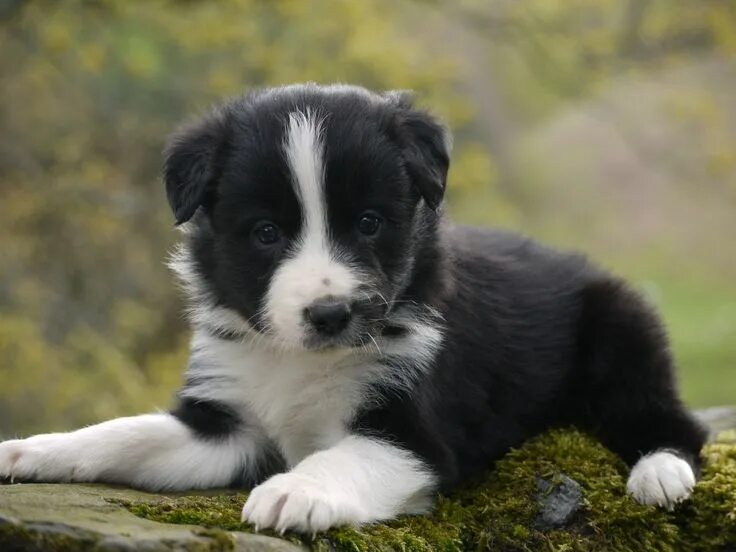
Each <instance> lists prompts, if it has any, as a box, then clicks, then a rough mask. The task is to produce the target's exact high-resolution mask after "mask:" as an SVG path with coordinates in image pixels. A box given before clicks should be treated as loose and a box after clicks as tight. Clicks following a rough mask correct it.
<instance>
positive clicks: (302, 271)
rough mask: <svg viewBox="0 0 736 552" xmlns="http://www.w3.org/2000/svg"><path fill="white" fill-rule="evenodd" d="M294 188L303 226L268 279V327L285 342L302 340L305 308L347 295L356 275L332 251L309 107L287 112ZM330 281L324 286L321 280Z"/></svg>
mask: <svg viewBox="0 0 736 552" xmlns="http://www.w3.org/2000/svg"><path fill="white" fill-rule="evenodd" d="M284 152H285V154H286V158H287V162H288V165H289V169H290V170H291V176H292V181H293V184H294V190H295V192H296V194H297V197H298V198H299V202H300V204H301V207H302V213H303V220H302V229H301V232H300V235H299V237H298V239H297V240H296V243H295V246H294V248H293V251H294V253H293V256H292V257H291V258H289V259H287V260H286V261H284V262H283V263H282V264H281V265H280V266H279V268H278V269H277V270H276V272H275V273H274V275H273V278H272V279H271V284H270V286H269V289H268V293H267V294H266V315H267V318H268V320H269V322H270V325H271V329H272V330H273V331H274V333H275V334H276V336H277V338H278V339H279V340H281V341H282V342H283V344H284V345H285V346H286V347H292V348H293V347H298V346H299V345H301V343H302V341H303V339H304V328H303V324H304V319H303V316H304V315H303V313H304V309H305V308H306V307H308V306H309V305H310V304H312V303H313V302H314V301H316V300H317V299H320V298H321V297H324V296H325V295H327V294H330V295H335V296H341V295H344V296H350V295H351V294H352V293H353V292H354V290H355V287H356V286H357V284H358V281H359V277H358V275H357V273H356V272H355V271H354V270H351V269H350V267H348V266H346V265H344V264H342V263H340V262H338V261H337V260H336V259H335V255H333V252H332V248H331V245H330V240H329V230H328V225H327V209H326V199H325V192H324V160H323V156H324V155H323V154H324V146H323V143H322V122H321V121H320V120H318V119H317V117H316V115H315V114H314V113H312V112H311V111H306V113H302V112H300V111H297V112H294V113H291V114H290V115H289V122H288V128H287V133H286V139H285V142H284ZM325 279H326V280H328V281H329V282H330V285H329V288H328V289H326V286H325V284H324V281H325Z"/></svg>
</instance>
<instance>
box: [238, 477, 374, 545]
mask: <svg viewBox="0 0 736 552" xmlns="http://www.w3.org/2000/svg"><path fill="white" fill-rule="evenodd" d="M355 502H356V501H355V500H354V499H352V498H351V497H350V496H348V495H347V494H346V493H345V492H343V491H341V490H339V489H334V488H329V487H328V486H326V485H324V484H323V483H321V482H320V481H319V480H317V479H315V478H313V477H311V476H308V475H303V474H299V473H295V472H290V473H282V474H279V475H275V476H273V477H272V478H271V479H269V480H268V481H266V482H264V483H263V484H261V485H259V486H258V487H256V488H255V489H253V491H252V492H251V493H250V496H249V497H248V500H247V501H246V503H245V506H244V507H243V515H242V519H243V521H244V522H248V523H252V524H253V525H255V527H256V530H258V529H265V528H273V529H275V530H276V531H279V532H280V533H282V534H283V533H284V532H285V531H287V530H292V531H297V532H299V533H307V534H315V533H317V532H318V531H326V530H327V529H329V528H330V527H334V526H335V525H342V524H358V523H361V521H362V520H363V516H362V515H361V509H360V507H359V506H358V504H356V503H355Z"/></svg>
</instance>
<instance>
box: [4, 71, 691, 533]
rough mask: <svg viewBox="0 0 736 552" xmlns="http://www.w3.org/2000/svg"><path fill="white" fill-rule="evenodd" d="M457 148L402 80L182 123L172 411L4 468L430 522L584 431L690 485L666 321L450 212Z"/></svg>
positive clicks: (257, 518)
mask: <svg viewBox="0 0 736 552" xmlns="http://www.w3.org/2000/svg"><path fill="white" fill-rule="evenodd" d="M449 150H450V136H449V134H448V132H447V130H446V129H445V128H444V127H443V126H442V125H441V124H440V123H439V122H438V121H437V120H436V119H435V118H433V117H432V116H431V115H429V114H427V113H426V112H424V111H420V110H418V109H416V108H414V107H413V106H412V102H411V99H410V98H409V96H408V95H407V94H406V93H403V92H387V93H373V92H370V91H368V90H365V89H363V88H359V87H354V86H317V85H313V84H309V85H295V86H286V87H283V88H275V89H267V90H261V91H258V92H254V93H251V94H248V95H246V96H244V97H241V98H238V99H235V100H233V101H231V102H229V103H227V104H225V105H224V106H222V107H220V108H219V109H216V110H214V111H213V112H212V113H210V114H209V115H207V116H206V117H205V118H204V119H202V120H200V121H199V122H196V123H194V124H192V125H190V126H188V127H186V128H184V129H183V130H181V131H180V132H179V133H177V134H175V135H174V136H173V138H172V139H171V140H170V142H169V144H168V147H167V149H166V160H165V167H164V180H165V183H166V192H167V194H168V199H169V202H170V204H171V207H172V209H173V212H174V215H175V217H176V222H177V223H178V224H180V225H184V226H183V228H184V230H185V231H184V235H185V240H184V244H183V245H182V246H181V248H180V249H179V250H178V252H177V253H176V254H175V256H174V259H173V262H172V266H173V269H174V271H175V272H176V273H177V274H178V276H179V277H180V279H181V280H182V281H183V284H184V287H185V289H186V292H187V295H188V298H189V315H190V319H191V323H192V327H193V332H194V334H193V338H192V346H191V358H190V361H189V366H188V369H187V372H186V380H185V383H184V385H183V387H182V388H181V390H180V391H179V393H178V397H177V404H176V406H175V408H174V409H173V410H172V411H171V412H159V413H155V414H146V415H143V416H135V417H129V418H120V419H116V420H111V421H108V422H105V423H101V424H99V425H94V426H91V427H86V428H83V429H80V430H78V431H73V432H70V433H55V434H48V435H38V436H35V437H31V438H28V439H23V440H13V441H7V442H5V443H2V444H0V476H3V477H9V478H11V479H13V478H14V479H16V480H33V481H59V482H62V481H103V482H111V483H122V484H125V485H131V486H133V487H138V488H142V489H148V490H153V491H158V490H185V489H203V488H211V487H224V486H231V485H236V486H255V488H254V489H253V491H252V492H251V494H250V497H249V498H248V500H247V502H246V504H245V507H244V508H243V520H244V521H246V522H250V523H253V524H254V525H255V526H256V527H257V528H266V527H271V528H274V529H276V530H279V531H285V530H294V531H300V532H307V533H311V532H315V531H321V530H324V529H327V528H329V527H332V526H335V525H338V524H361V523H368V522H372V521H376V520H385V519H390V518H393V517H394V516H396V515H398V514H402V513H421V512H426V511H427V510H428V509H429V508H430V507H431V504H432V498H433V496H434V495H435V494H436V493H437V492H438V491H449V490H451V489H452V488H453V487H454V486H456V485H457V484H458V483H460V482H462V481H464V480H467V479H468V478H469V477H471V476H473V475H474V474H478V473H479V472H481V471H482V470H485V469H488V468H489V467H490V466H491V465H492V463H493V461H494V460H496V459H498V458H500V457H501V456H503V454H504V453H505V452H507V451H508V450H509V449H510V448H511V447H515V446H517V445H520V444H521V443H522V442H523V441H524V440H525V439H527V438H529V437H531V436H533V435H536V434H538V433H539V432H541V431H543V430H545V429H546V428H549V427H551V426H559V425H568V424H574V425H576V426H578V427H580V428H582V429H584V430H587V431H589V432H590V433H592V434H593V435H595V436H597V437H598V438H599V439H600V440H601V441H602V442H603V443H605V444H606V445H607V446H609V447H610V448H611V449H612V450H613V451H615V452H616V453H618V454H619V455H620V456H621V457H622V458H623V459H624V460H625V461H626V462H627V463H629V464H630V465H631V466H632V470H631V475H630V477H629V480H628V491H629V492H630V493H631V494H632V495H633V497H634V499H636V500H638V501H639V502H642V503H645V504H654V505H661V506H666V507H671V506H672V505H673V504H675V503H677V502H679V501H681V500H683V499H685V498H687V497H688V495H689V494H690V492H691V490H692V488H693V485H694V484H695V474H696V473H697V471H698V454H699V450H700V448H701V446H702V445H703V442H704V438H705V432H704V430H703V428H701V427H700V426H699V425H698V424H697V423H696V421H695V420H694V419H693V418H692V417H691V415H690V414H689V413H688V412H687V411H686V409H685V408H684V407H683V404H682V403H681V402H680V400H679V398H678V395H677V391H676V387H675V382H674V379H673V362H672V358H671V355H670V352H669V349H668V345H667V340H666V337H665V332H664V330H663V328H662V325H661V324H660V322H659V321H658V319H657V316H656V315H655V314H654V313H653V312H652V310H651V308H650V307H649V306H647V304H646V303H645V302H644V301H643V300H642V298H641V297H640V296H639V295H637V294H636V293H635V292H634V291H632V290H631V289H630V288H629V287H627V285H626V284H625V283H623V282H621V281H620V280H618V279H616V278H613V277H611V276H610V275H608V274H607V273H605V272H604V271H602V270H600V269H598V268H596V267H595V266H591V265H590V264H588V262H586V260H585V259H584V258H583V257H581V256H578V255H571V254H567V253H560V252H557V251H554V250H552V249H547V248H545V247H543V246H541V245H538V244H536V243H534V242H532V241H530V240H528V239H525V238H523V237H519V236H516V235H513V234H509V233H505V232H500V231H495V230H482V229H475V228H466V227H461V226H454V225H451V224H449V223H447V222H446V221H445V220H444V218H443V217H442V214H441V212H442V199H443V194H444V192H445V178H446V175H447V169H448V165H449ZM185 223H186V224H185Z"/></svg>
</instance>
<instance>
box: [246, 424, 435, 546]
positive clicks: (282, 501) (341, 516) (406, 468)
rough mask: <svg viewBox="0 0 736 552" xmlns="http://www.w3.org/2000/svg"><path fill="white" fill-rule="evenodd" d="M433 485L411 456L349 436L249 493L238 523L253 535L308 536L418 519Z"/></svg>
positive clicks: (431, 477)
mask: <svg viewBox="0 0 736 552" xmlns="http://www.w3.org/2000/svg"><path fill="white" fill-rule="evenodd" d="M436 482H437V478H436V476H435V475H434V474H433V473H432V472H431V470H430V469H429V468H428V467H427V466H426V465H425V464H424V463H423V462H422V461H421V460H419V458H417V457H416V456H415V455H414V454H412V453H411V452H409V451H407V450H404V449H401V448H399V447H397V446H395V445H392V444H390V443H388V442H386V441H382V440H378V439H374V438H370V437H362V436H357V435H351V436H349V437H346V438H344V439H343V440H341V441H340V442H339V443H337V444H336V445H335V446H334V447H332V448H329V449H326V450H323V451H319V452H316V453H314V454H312V455H311V456H308V457H307V458H305V459H304V460H302V461H301V462H300V463H299V464H297V466H296V467H294V469H292V470H291V471H290V472H287V473H283V474H279V475H275V476H274V477H272V478H270V479H269V480H267V481H266V482H264V483H263V484H261V485H259V486H258V487H256V488H255V489H253V492H251V494H250V497H249V498H248V500H247V502H246V504H245V506H244V508H243V521H246V522H250V523H253V524H254V525H255V526H256V528H257V529H261V528H267V527H270V528H274V529H276V530H277V531H280V532H281V533H283V532H284V531H286V530H294V531H298V532H302V533H312V534H313V533H316V532H317V531H324V530H326V529H329V528H330V527H334V526H336V525H343V524H348V525H360V524H363V523H370V522H374V521H379V520H384V519H390V518H393V517H395V516H397V515H398V514H419V513H424V512H426V511H427V510H428V509H429V507H430V506H431V505H432V493H433V491H434V490H435V489H436Z"/></svg>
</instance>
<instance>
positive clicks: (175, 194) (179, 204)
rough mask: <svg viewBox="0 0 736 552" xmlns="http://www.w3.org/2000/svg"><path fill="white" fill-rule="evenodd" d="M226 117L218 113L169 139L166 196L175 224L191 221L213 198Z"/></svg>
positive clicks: (225, 133) (166, 153) (165, 152)
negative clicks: (200, 208) (199, 209)
mask: <svg viewBox="0 0 736 552" xmlns="http://www.w3.org/2000/svg"><path fill="white" fill-rule="evenodd" d="M226 123H227V116H226V114H225V113H224V111H222V110H219V111H216V112H214V113H211V114H210V115H207V116H206V117H205V118H204V119H202V120H201V121H199V122H197V123H195V124H192V125H189V126H186V127H184V128H182V129H181V130H179V131H178V132H176V133H174V134H173V135H171V136H170V137H169V140H168V142H167V144H166V148H165V150H164V170H163V173H164V182H165V183H166V196H167V197H168V199H169V205H171V210H172V211H173V212H174V217H175V218H176V224H177V225H179V224H182V223H184V222H186V221H188V220H189V219H190V218H192V216H194V213H195V212H196V211H197V209H198V208H199V207H201V206H206V204H207V203H208V202H209V201H211V200H212V199H213V198H214V195H215V194H214V192H215V185H216V182H217V178H218V177H219V172H220V167H219V157H220V155H219V154H220V152H221V150H222V149H223V147H224V143H225V140H226V137H227V124H226Z"/></svg>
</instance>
